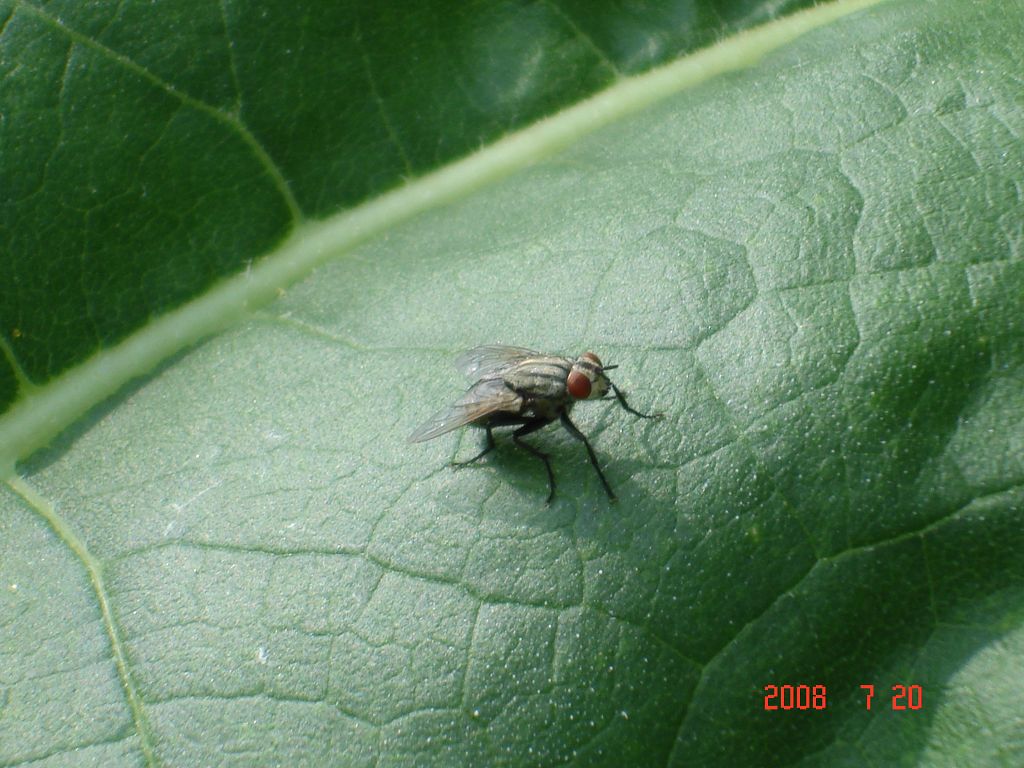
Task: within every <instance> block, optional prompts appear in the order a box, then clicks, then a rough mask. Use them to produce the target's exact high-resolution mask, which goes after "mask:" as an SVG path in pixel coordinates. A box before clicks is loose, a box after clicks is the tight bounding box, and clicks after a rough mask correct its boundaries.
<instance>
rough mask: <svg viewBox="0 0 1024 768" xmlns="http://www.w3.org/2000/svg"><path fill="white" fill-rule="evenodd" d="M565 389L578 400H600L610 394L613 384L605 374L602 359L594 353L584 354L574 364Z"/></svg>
mask: <svg viewBox="0 0 1024 768" xmlns="http://www.w3.org/2000/svg"><path fill="white" fill-rule="evenodd" d="M565 387H566V389H567V390H568V391H569V394H570V395H572V396H573V398H574V399H576V400H600V399H601V398H602V397H604V396H605V395H607V394H608V389H609V388H610V387H611V382H610V381H609V380H608V377H607V376H606V375H605V373H604V368H603V367H602V366H601V359H600V358H599V357H598V356H597V355H595V354H594V353H593V352H584V353H583V354H582V355H580V356H579V357H578V358H576V362H574V363H573V364H572V369H571V370H570V371H569V376H568V378H567V379H566V380H565Z"/></svg>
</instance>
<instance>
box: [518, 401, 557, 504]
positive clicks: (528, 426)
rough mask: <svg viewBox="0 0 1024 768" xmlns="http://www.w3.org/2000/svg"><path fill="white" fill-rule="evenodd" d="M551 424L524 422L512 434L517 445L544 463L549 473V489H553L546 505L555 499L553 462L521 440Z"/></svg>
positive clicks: (546, 421) (532, 420)
mask: <svg viewBox="0 0 1024 768" xmlns="http://www.w3.org/2000/svg"><path fill="white" fill-rule="evenodd" d="M550 423H551V421H550V420H548V419H531V420H529V421H527V422H524V423H523V426H521V427H520V428H519V429H517V430H516V431H515V432H513V433H512V439H513V440H514V441H515V443H516V445H518V446H521V447H523V448H525V449H526V450H528V451H529V452H530V453H532V454H533V455H534V456H536V457H537V458H538V459H540V460H541V461H543V462H544V469H546V470H547V471H548V487H549V488H550V489H551V490H550V492H549V493H548V500H547V501H546V502H545V503H546V504H550V503H551V500H552V499H553V498H555V473H554V472H552V471H551V462H550V461H548V455H547V454H546V453H544V452H543V451H541V450H539V449H537V448H534V447H533V446H532V445H530V444H529V443H524V442H523V441H522V440H520V439H519V438H521V437H523V436H525V435H528V434H530V433H531V432H536V431H537V430H538V429H540V428H541V427H546V426H547V425H548V424H550Z"/></svg>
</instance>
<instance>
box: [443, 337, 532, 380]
mask: <svg viewBox="0 0 1024 768" xmlns="http://www.w3.org/2000/svg"><path fill="white" fill-rule="evenodd" d="M539 356H541V354H540V353H539V352H534V351H533V350H532V349H526V348H525V347H506V346H505V345H503V344H485V345H484V346H482V347H475V348H473V349H471V350H469V351H467V352H463V353H462V354H461V355H459V356H458V357H457V358H455V367H456V368H457V369H458V371H459V373H461V374H462V375H463V376H468V377H469V378H470V379H472V380H473V381H476V380H477V379H482V378H483V377H484V376H487V375H488V374H491V373H496V372H497V371H500V370H502V369H504V368H508V367H509V366H512V365H515V364H516V363H518V362H519V361H520V360H525V359H526V358H528V357H539Z"/></svg>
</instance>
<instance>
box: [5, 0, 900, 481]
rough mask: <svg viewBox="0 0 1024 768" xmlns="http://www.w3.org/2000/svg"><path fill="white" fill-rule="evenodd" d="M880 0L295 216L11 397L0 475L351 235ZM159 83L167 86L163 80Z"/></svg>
mask: <svg viewBox="0 0 1024 768" xmlns="http://www.w3.org/2000/svg"><path fill="white" fill-rule="evenodd" d="M880 1H881V0H841V1H840V2H836V3H832V4H830V5H822V6H818V7H816V8H813V9H811V10H808V11H804V12H801V13H797V14H794V15H792V16H788V17H786V18H785V19H782V20H780V21H776V22H773V23H771V24H768V25H765V26H764V27H760V28H758V29H753V30H749V31H747V32H743V33H741V34H739V35H736V36H735V37H731V38H729V39H727V40H724V41H722V42H720V43H718V44H717V45H715V46H713V47H711V48H707V49H705V50H703V51H700V52H698V53H696V54H693V55H692V56H687V57H686V58H683V59H680V60H679V61H676V62H673V63H671V64H668V65H666V66H664V67H660V68H658V69H655V70H652V71H651V72H648V73H646V74H644V75H640V76H638V77H633V78H629V79H625V80H620V81H619V82H617V83H616V84H615V85H614V86H612V87H610V88H608V89H607V90H605V91H602V92H601V93H599V94H597V95H595V96H593V97H591V98H589V99H587V100H586V101H583V102H581V103H579V104H577V105H575V106H572V107H569V108H567V109H565V110H564V111H562V112H560V113H558V114H556V115H553V116H552V117H549V118H547V119H545V120H541V121H540V122H538V123H535V124H534V125H532V126H530V127H528V128H526V129H524V130H522V131H519V132H518V133H514V134H511V135H509V136H507V137H505V138H503V139H501V140H500V141H498V142H496V143H494V144H493V145H491V146H489V147H487V148H485V149H482V150H480V151H478V152H476V153H475V154H473V155H470V156H469V157H466V158H464V159H463V160H460V161H458V162H455V163H452V164H450V165H448V166H445V167H443V168H441V169H439V170H437V171H434V172H433V173H430V174H428V175H426V176H423V177H421V178H419V179H417V180H415V181H412V182H410V183H407V184H406V185H405V186H402V187H399V188H398V189H395V190H393V191H391V192H389V193H387V194H385V195H382V196H380V197H378V198H376V199H373V200H370V201H368V202H366V203H364V204H363V205H360V206H358V207H357V208H353V209H352V210H349V211H345V212H343V213H340V214H338V215H336V216H333V217H331V218H329V219H327V220H325V221H323V222H320V223H316V224H306V225H304V226H301V227H299V228H297V230H296V231H295V232H294V233H293V234H292V236H291V237H290V238H288V239H287V240H285V241H284V242H283V243H282V244H281V245H280V246H279V247H278V248H277V250H276V251H274V252H272V253H270V254H267V257H266V258H264V259H263V260H262V261H260V262H259V263H258V264H256V265H255V266H254V267H253V268H252V269H251V270H246V271H245V272H244V273H242V274H239V275H236V276H235V277H233V278H230V279H227V280H225V281H223V282H222V283H220V284H219V285H217V286H216V287H214V288H213V289H211V290H210V291H208V292H207V293H205V294H203V295H202V296H199V297H197V298H196V299H194V300H192V301H190V302H189V303H187V304H185V305H183V306H181V307H180V308H178V309H176V310H174V311H172V312H169V313H167V314H166V315H163V316H162V317H159V318H157V319H156V320H154V321H153V322H151V323H149V324H148V325H146V326H145V327H143V328H141V329H139V331H137V332H136V333H135V334H133V335H132V336H131V337H129V338H128V339H126V340H125V341H123V342H122V343H120V344H118V345H117V346H115V347H112V348H110V349H108V350H104V351H103V352H100V353H98V354H96V355H95V356H93V357H91V358H90V359H88V360H87V361H85V362H84V363H82V364H81V365H79V366H77V367H75V368H73V369H71V370H69V371H67V372H65V373H64V374H63V375H61V376H59V377H58V378H56V379H54V380H53V381H52V382H50V383H48V384H46V385H45V386H43V387H40V388H39V389H38V390H37V391H35V392H33V393H31V394H30V395H29V396H28V397H25V398H23V399H22V400H20V401H19V402H18V403H17V404H16V405H15V406H14V407H13V408H11V410H10V411H8V413H7V414H5V415H4V416H3V417H2V418H0V476H5V475H9V474H12V473H13V472H14V463H15V461H16V460H17V459H20V458H24V457H25V456H27V455H28V454H30V453H31V452H32V451H34V450H36V449H38V448H40V447H42V446H44V445H46V444H48V443H49V442H50V441H51V440H52V439H53V438H54V437H55V436H56V435H57V434H59V433H60V432H61V431H62V430H63V429H64V428H66V427H67V426H68V425H69V424H71V423H72V422H73V421H74V420H75V419H77V418H79V417H80V416H82V415H83V414H84V413H85V412H86V411H87V410H88V409H89V408H91V407H92V406H94V405H96V404H97V403H99V402H101V401H102V400H103V399H105V398H107V397H109V396H110V395H112V394H114V393H115V392H116V391H117V390H118V389H119V388H120V387H122V386H123V385H124V384H125V383H127V382H128V381H130V380H132V379H133V378H136V377H138V376H142V375H144V374H146V373H148V372H149V371H151V370H153V368H154V367H155V366H157V365H158V364H159V363H161V362H162V361H164V360H166V359H167V358H168V357H170V356H171V355H173V354H175V353H176V352H179V351H180V350H182V349H184V348H185V347H188V346H190V345H192V344H195V343H196V342H198V341H199V340H201V339H203V338H206V337H208V336H210V335H211V334H213V333H215V332H217V331H218V330H221V329H223V328H224V327H225V326H226V325H228V324H229V323H231V322H232V321H234V320H237V319H239V318H241V317H243V316H245V315H246V313H248V312H249V311H250V310H252V309H255V308H257V307H260V306H262V305H264V304H266V303H268V302H269V301H271V300H272V299H274V298H275V297H276V296H278V295H279V293H280V292H282V291H283V290H284V289H285V288H287V287H288V286H290V285H292V284H293V283H295V282H296V281H298V280H300V279H302V278H303V277H305V276H306V275H308V274H309V273H310V271H311V270H313V269H314V268H315V267H317V266H319V265H321V264H323V263H324V262H326V261H327V260H329V259H332V258H337V257H339V256H341V255H343V254H345V253H347V252H350V251H352V250H353V249H354V248H355V247H356V246H357V245H359V244H360V243H363V242H365V241H366V240H368V239H369V238H371V237H373V236H375V235H377V234H379V233H381V232H384V231H385V230H387V229H388V228H390V227H394V226H395V225H397V224H399V223H400V222H403V221H407V220H408V219H410V218H412V217H413V216H415V215H417V214H419V213H422V212H424V211H427V210H430V209H435V208H439V207H441V206H443V205H446V204H448V203H451V202H453V201H455V200H458V199H460V198H463V197H466V196H467V195H469V194H470V193H472V192H474V191H475V190H477V189H479V188H481V187H483V186H485V185H487V184H489V183H492V182H494V181H497V180H498V179H501V178H503V177H505V176H508V175H509V174H511V173H513V172H515V171H517V170H519V169H522V168H524V167H527V166H529V165H530V164H531V163H534V162H537V161H539V160H541V159H543V158H545V157H548V156H550V155H552V154H554V153H555V152H557V151H559V150H561V149H563V148H565V147H567V146H569V145H570V144H572V143H573V142H575V141H578V140H579V139H581V138H582V137H583V136H585V135H587V134H589V133H592V132H594V131H595V130H597V129H599V128H601V127H603V126H606V125H609V124H610V123H612V122H614V121H616V120H620V119H622V118H624V117H626V116H628V115H632V114H634V113H636V112H639V111H640V110H642V109H644V108H645V107H648V106H650V105H652V104H655V103H657V102H659V101H661V100H664V99H666V98H668V97H670V96H672V95H674V94H677V93H679V92H680V91H683V90H686V89H688V88H693V87H695V86H697V85H699V84H701V83H704V82H706V81H708V80H709V79H711V78H714V77H716V76H718V75H721V74H723V73H726V72H732V71H735V70H739V69H743V68H746V67H749V66H751V65H753V64H755V63H756V62H757V61H758V60H760V59H761V58H762V57H763V56H765V55H767V54H769V53H771V52H772V51H775V50H777V49H779V48H781V47H783V46H785V45H787V44H788V43H791V42H792V41H793V40H795V39H796V38H798V37H800V36H801V35H804V34H806V33H807V32H810V31H811V30H814V29H817V28H819V27H822V26H824V25H826V24H829V23H831V22H833V21H835V20H837V19H839V18H841V17H843V16H846V15H848V14H850V13H853V12H855V11H858V10H860V9H862V8H866V7H869V6H871V5H874V4H876V3H878V2H880ZM22 7H25V8H31V6H22ZM32 13H34V14H37V15H38V16H39V17H40V18H43V19H46V20H47V21H48V22H49V23H51V24H53V25H54V26H57V27H58V28H60V29H62V30H64V31H65V32H66V33H67V34H69V35H72V36H73V37H74V39H76V40H78V41H80V42H82V43H83V44H86V45H89V46H92V47H99V46H98V45H97V43H95V42H94V41H91V40H88V39H86V38H83V37H82V36H81V35H77V34H76V33H74V32H73V31H71V30H66V29H65V28H64V27H63V26H61V25H60V24H59V22H57V21H56V20H54V19H52V18H50V17H49V16H46V15H45V14H44V13H43V12H42V11H39V10H38V9H34V8H33V9H32ZM103 50H104V51H105V53H106V55H109V56H112V57H115V58H117V60H118V61H121V62H123V64H124V66H126V67H131V68H132V69H133V71H137V72H139V73H140V74H142V75H144V76H145V77H147V78H149V79H150V80H154V76H153V75H152V74H150V73H147V72H145V70H143V69H141V68H139V67H138V65H137V64H134V63H132V62H131V61H129V60H127V59H124V58H123V57H119V56H118V55H117V54H116V53H114V52H111V51H107V50H106V49H103ZM155 82H158V81H155ZM162 85H163V87H166V88H168V89H170V86H169V85H166V84H162ZM174 93H178V92H177V91H174ZM178 95H179V97H180V98H181V99H182V100H183V101H185V102H186V103H189V104H192V105H194V106H196V108H201V109H203V110H205V111H207V112H210V113H211V114H215V115H217V116H218V117H219V118H220V119H222V120H225V121H227V122H230V123H231V124H232V125H234V126H236V127H237V128H238V130H239V131H241V132H242V133H243V135H249V134H248V132H247V131H245V129H244V126H242V125H241V124H240V123H238V122H237V121H235V120H234V118H232V117H231V116H229V115H224V114H222V113H220V112H217V111H216V110H212V108H210V107H209V106H207V105H203V104H201V103H199V102H195V101H193V100H190V99H189V98H188V97H187V96H185V95H184V94H178ZM250 140H251V141H252V143H253V147H254V151H257V152H260V153H262V149H261V148H259V145H258V144H257V143H256V142H255V140H254V139H251V137H250ZM263 156H264V157H265V155H263ZM266 162H267V163H268V172H271V173H277V174H278V175H279V172H278V171H277V169H276V167H275V166H274V165H273V163H272V162H270V160H269V159H267V160H266ZM281 184H284V182H283V181H282V182H281ZM286 191H287V187H286V186H284V187H282V194H284V193H285V192H286Z"/></svg>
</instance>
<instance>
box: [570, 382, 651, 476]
mask: <svg viewBox="0 0 1024 768" xmlns="http://www.w3.org/2000/svg"><path fill="white" fill-rule="evenodd" d="M608 383H609V384H611V382H608ZM612 391H613V392H614V393H615V397H617V398H618V399H619V403H620V404H621V405H622V407H623V408H625V409H626V410H627V411H629V412H630V413H632V414H633V415H634V416H639V417H640V418H641V419H660V418H661V416H662V414H660V413H640V411H638V410H636V409H635V408H630V407H629V403H627V402H626V396H625V395H623V394H622V391H621V390H620V389H619V388H618V387H616V386H615V385H614V384H612ZM567 429H568V427H567ZM570 431H571V430H570ZM583 442H586V440H584V441H583ZM591 455H593V454H591ZM594 466H595V467H596V466H597V464H595V465H594ZM597 471H598V474H600V472H601V470H597ZM602 479H603V478H602ZM607 486H608V484H607V483H605V487H607Z"/></svg>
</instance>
